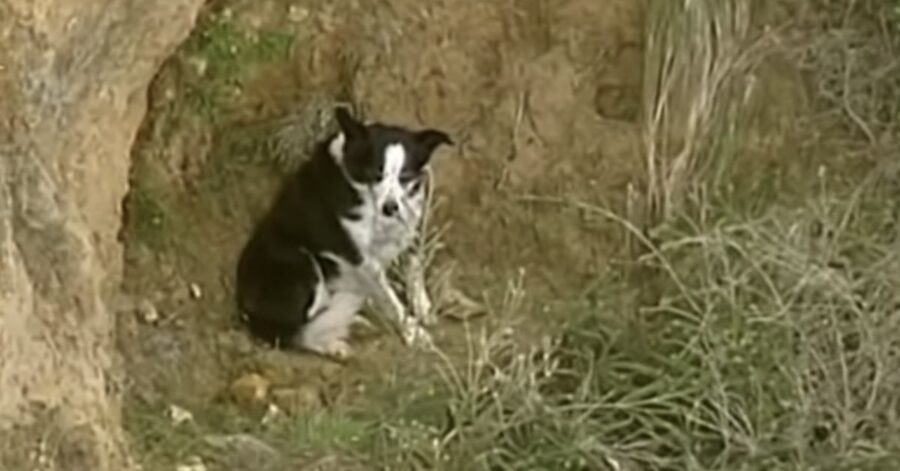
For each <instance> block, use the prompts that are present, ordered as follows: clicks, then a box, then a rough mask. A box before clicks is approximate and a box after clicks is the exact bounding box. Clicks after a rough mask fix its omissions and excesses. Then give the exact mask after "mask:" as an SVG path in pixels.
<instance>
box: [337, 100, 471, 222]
mask: <svg viewBox="0 0 900 471" xmlns="http://www.w3.org/2000/svg"><path fill="white" fill-rule="evenodd" d="M335 117H336V119H337V122H338V125H339V126H340V133H339V134H338V135H337V136H336V137H335V138H334V139H333V140H332V141H331V143H330V145H329V149H328V150H329V152H330V153H331V155H332V156H333V157H334V158H335V159H336V160H337V161H338V162H339V163H340V165H341V166H342V167H343V168H344V170H345V174H346V175H347V178H348V179H349V180H350V183H352V184H353V185H354V186H357V187H366V189H367V191H370V192H371V193H372V194H373V196H374V198H375V201H376V204H377V205H378V208H379V210H380V211H381V213H382V214H383V215H385V216H388V217H391V216H394V215H395V214H397V212H398V211H399V209H400V205H401V204H402V202H403V199H404V198H405V197H407V196H409V195H412V194H415V193H416V192H418V191H419V189H420V188H421V185H422V179H423V177H424V172H425V169H426V168H427V166H428V163H429V161H430V160H431V156H432V154H433V153H434V150H435V149H437V148H438V146H440V145H441V144H447V145H452V144H453V141H452V140H451V139H450V137H449V136H448V135H447V134H446V133H445V132H443V131H439V130H436V129H423V130H418V131H414V130H410V129H406V128H403V127H399V126H389V125H384V124H379V123H374V124H369V125H365V124H363V123H361V122H359V121H357V120H356V119H355V118H354V117H353V116H351V115H350V113H349V112H348V111H347V110H346V109H344V108H337V110H335Z"/></svg>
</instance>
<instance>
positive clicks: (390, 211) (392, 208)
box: [381, 201, 400, 217]
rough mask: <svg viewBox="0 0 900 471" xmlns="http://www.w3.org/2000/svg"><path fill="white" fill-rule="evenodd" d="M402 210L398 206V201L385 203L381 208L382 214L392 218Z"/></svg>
mask: <svg viewBox="0 0 900 471" xmlns="http://www.w3.org/2000/svg"><path fill="white" fill-rule="evenodd" d="M399 210H400V205H399V204H397V202H396V201H385V203H384V206H382V207H381V214H384V215H385V216H387V217H392V216H394V215H395V214H397V211H399Z"/></svg>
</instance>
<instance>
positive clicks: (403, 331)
mask: <svg viewBox="0 0 900 471" xmlns="http://www.w3.org/2000/svg"><path fill="white" fill-rule="evenodd" d="M368 268H369V270H368V271H369V273H370V274H371V276H372V277H373V279H374V281H375V287H374V288H375V291H376V296H377V297H378V298H379V299H380V300H381V301H382V304H387V306H386V307H387V308H388V311H390V314H391V316H392V317H393V319H392V320H393V321H394V323H395V324H396V326H397V328H398V329H399V330H400V336H401V338H402V339H403V342H404V343H405V344H406V345H423V346H424V345H431V344H432V340H431V334H429V333H428V331H427V330H425V328H423V327H422V325H421V324H420V322H419V319H417V318H416V317H414V316H411V315H409V312H408V311H407V309H406V306H404V305H403V302H402V301H401V300H400V296H398V295H397V292H396V291H394V288H393V287H391V284H390V281H389V280H388V277H387V273H386V272H385V271H384V270H383V269H382V268H381V267H376V266H372V265H370V266H369V267H368Z"/></svg>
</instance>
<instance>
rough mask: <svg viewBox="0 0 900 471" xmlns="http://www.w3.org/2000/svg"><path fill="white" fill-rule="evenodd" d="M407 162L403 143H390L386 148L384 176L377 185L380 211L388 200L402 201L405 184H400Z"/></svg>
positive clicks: (383, 167) (382, 169)
mask: <svg viewBox="0 0 900 471" xmlns="http://www.w3.org/2000/svg"><path fill="white" fill-rule="evenodd" d="M405 164H406V149H404V148H403V145H402V144H389V145H388V146H387V147H385V148H384V165H383V166H382V168H381V171H382V177H381V181H380V182H379V183H378V185H377V189H376V192H377V194H378V195H377V202H378V208H379V211H380V210H381V209H380V208H381V207H382V206H384V204H385V203H387V202H388V201H394V202H395V203H398V204H400V203H402V198H403V193H404V192H403V186H402V185H401V184H400V172H401V171H403V166H404V165H405Z"/></svg>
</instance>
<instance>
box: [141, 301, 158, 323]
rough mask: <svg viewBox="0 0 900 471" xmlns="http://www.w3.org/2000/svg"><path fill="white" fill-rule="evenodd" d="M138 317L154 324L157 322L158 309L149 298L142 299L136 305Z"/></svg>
mask: <svg viewBox="0 0 900 471" xmlns="http://www.w3.org/2000/svg"><path fill="white" fill-rule="evenodd" d="M137 314H138V318H140V320H142V321H143V322H145V323H147V324H151V325H153V324H156V323H157V322H159V311H157V310H156V306H154V305H153V303H152V302H150V300H149V299H144V300H142V301H141V302H140V303H138V306H137Z"/></svg>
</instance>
